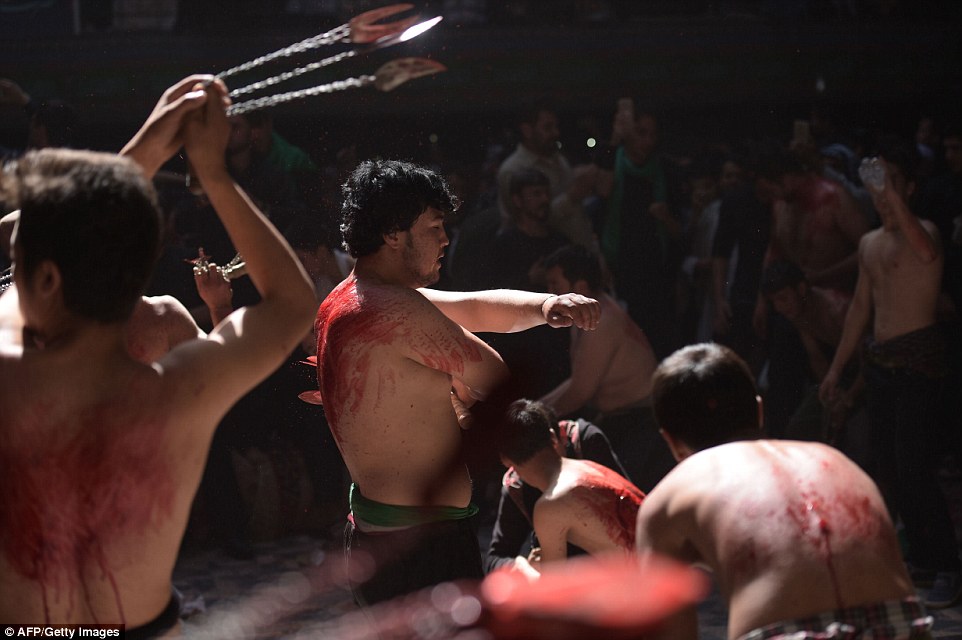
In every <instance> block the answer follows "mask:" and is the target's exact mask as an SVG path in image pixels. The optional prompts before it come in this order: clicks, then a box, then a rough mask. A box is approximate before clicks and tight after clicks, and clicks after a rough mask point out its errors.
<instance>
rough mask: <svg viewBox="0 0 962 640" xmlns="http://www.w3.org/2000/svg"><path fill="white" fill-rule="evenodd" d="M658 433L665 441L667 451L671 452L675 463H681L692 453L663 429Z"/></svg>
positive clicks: (686, 446) (685, 445)
mask: <svg viewBox="0 0 962 640" xmlns="http://www.w3.org/2000/svg"><path fill="white" fill-rule="evenodd" d="M658 433H660V434H661V437H662V438H664V439H665V442H666V443H667V444H668V449H669V450H670V451H671V455H673V456H674V457H675V460H676V461H678V462H681V461H682V460H684V459H685V458H687V457H688V456H690V455H691V454H692V453H694V452H693V451H692V450H691V449H690V448H689V446H688V445H687V444H685V443H684V442H682V441H680V440H676V439H675V438H674V437H673V436H672V435H671V434H670V433H668V432H667V431H665V430H664V429H659V430H658Z"/></svg>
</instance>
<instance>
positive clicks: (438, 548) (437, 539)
mask: <svg viewBox="0 0 962 640" xmlns="http://www.w3.org/2000/svg"><path fill="white" fill-rule="evenodd" d="M344 553H345V555H346V558H347V565H348V575H349V576H350V584H351V593H352V594H353V596H354V600H355V601H356V602H357V604H358V605H359V606H362V607H364V606H368V605H372V604H375V603H377V602H384V601H386V600H390V599H392V598H395V597H397V596H400V595H404V594H407V593H412V592H414V591H418V590H420V589H424V588H426V587H430V586H433V585H436V584H440V583H442V582H448V581H450V580H460V579H471V580H480V579H481V578H483V577H484V572H483V571H482V569H481V549H480V547H479V545H478V536H477V531H476V529H475V524H474V518H467V519H464V520H445V521H442V522H431V523H428V524H423V525H418V526H416V527H410V528H408V529H403V530H401V531H392V532H389V533H364V532H363V531H360V530H359V529H358V528H357V527H355V526H354V524H353V523H351V522H348V523H347V526H346V527H345V529H344ZM367 574H370V575H369V577H368V575H367Z"/></svg>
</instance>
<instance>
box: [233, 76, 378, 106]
mask: <svg viewBox="0 0 962 640" xmlns="http://www.w3.org/2000/svg"><path fill="white" fill-rule="evenodd" d="M375 80H376V78H375V76H368V75H366V76H360V77H358V78H347V79H345V80H336V81H334V82H328V83H327V84H321V85H317V86H316V87H310V88H307V89H299V90H298V91H288V92H286V93H276V94H274V95H271V96H264V97H262V98H254V99H253V100H246V101H244V102H238V103H237V104H233V105H231V106H230V107H228V108H227V115H229V116H237V115H240V114H242V113H249V112H251V111H258V110H260V109H266V108H268V107H273V106H275V105H279V104H284V103H285V102H291V101H292V100H300V99H302V98H309V97H311V96H316V95H320V94H322V93H335V92H337V91H344V90H345V89H359V88H361V87H366V86H368V85H371V84H374V81H375Z"/></svg>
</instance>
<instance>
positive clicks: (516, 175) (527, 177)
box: [508, 167, 551, 196]
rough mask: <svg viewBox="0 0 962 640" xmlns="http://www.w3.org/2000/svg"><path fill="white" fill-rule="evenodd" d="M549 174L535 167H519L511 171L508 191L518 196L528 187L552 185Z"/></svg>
mask: <svg viewBox="0 0 962 640" xmlns="http://www.w3.org/2000/svg"><path fill="white" fill-rule="evenodd" d="M550 186H551V182H550V181H549V180H548V176H546V175H545V174H543V173H542V172H540V171H538V170H537V169H533V168H530V167H529V168H525V169H519V170H517V171H514V172H512V173H511V176H510V180H509V181H508V193H509V194H511V195H512V196H516V195H518V194H520V193H521V192H522V191H524V190H525V189H526V188H528V187H550Z"/></svg>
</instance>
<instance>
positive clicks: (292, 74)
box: [230, 49, 357, 98]
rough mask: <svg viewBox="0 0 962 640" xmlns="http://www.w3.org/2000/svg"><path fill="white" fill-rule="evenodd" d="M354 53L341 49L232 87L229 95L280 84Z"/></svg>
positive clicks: (239, 94) (354, 51)
mask: <svg viewBox="0 0 962 640" xmlns="http://www.w3.org/2000/svg"><path fill="white" fill-rule="evenodd" d="M356 55H357V49H349V50H347V51H342V52H341V53H338V54H336V55H333V56H330V57H327V58H324V59H323V60H318V61H316V62H311V63H310V64H306V65H304V66H303V67H297V68H296V69H291V70H290V71H285V72H284V73H279V74H278V75H276V76H271V77H270V78H265V79H264V80H260V81H258V82H253V83H251V84H249V85H247V86H245V87H240V88H238V89H234V90H233V91H231V92H230V97H231V98H236V97H238V96H243V95H247V94H249V93H254V92H255V91H260V90H261V89H266V88H267V87H272V86H274V85H275V84H280V83H281V82H284V81H286V80H290V79H291V78H296V77H297V76H300V75H304V74H305V73H308V72H309V71H314V70H316V69H320V68H322V67H326V66H329V65H332V64H334V63H336V62H340V61H341V60H346V59H347V58H352V57H354V56H356Z"/></svg>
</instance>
